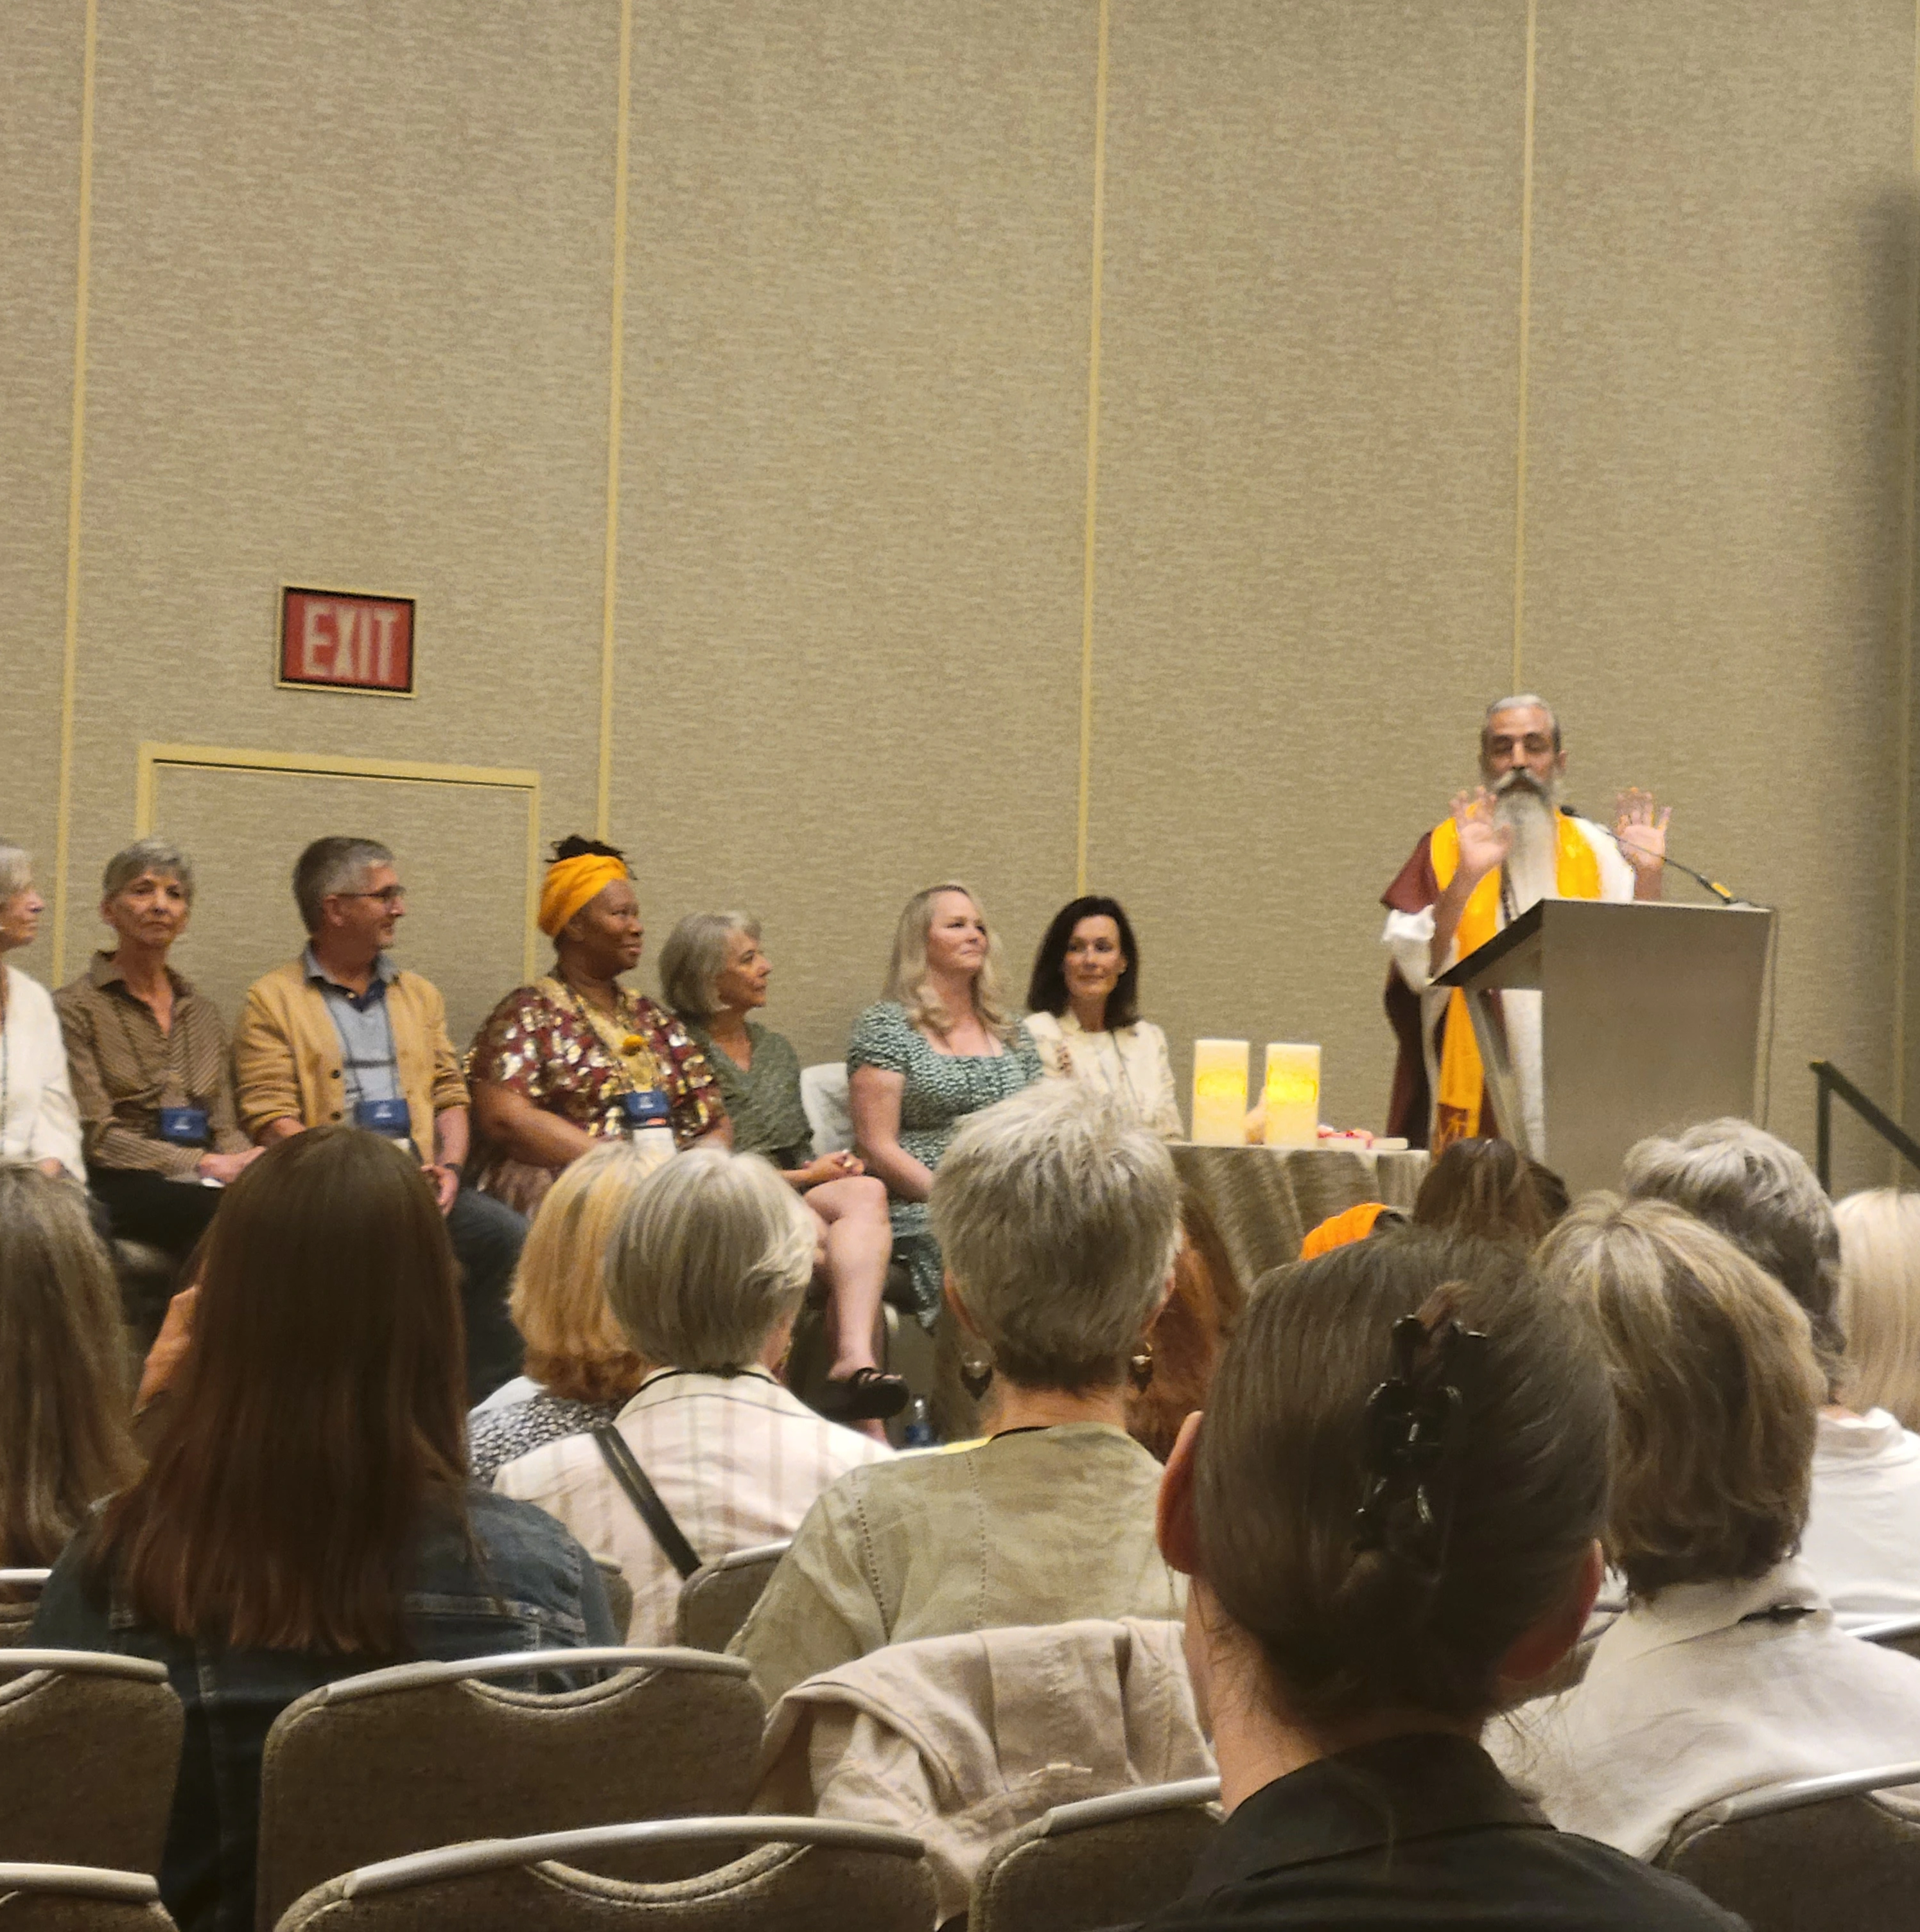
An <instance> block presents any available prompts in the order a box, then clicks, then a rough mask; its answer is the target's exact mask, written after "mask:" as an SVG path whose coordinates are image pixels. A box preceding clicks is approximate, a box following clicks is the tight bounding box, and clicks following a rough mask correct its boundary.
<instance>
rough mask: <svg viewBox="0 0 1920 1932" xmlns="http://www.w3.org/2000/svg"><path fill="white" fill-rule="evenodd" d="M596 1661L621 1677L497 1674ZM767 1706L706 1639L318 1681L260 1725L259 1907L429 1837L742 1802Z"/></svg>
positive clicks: (504, 1832)
mask: <svg viewBox="0 0 1920 1932" xmlns="http://www.w3.org/2000/svg"><path fill="white" fill-rule="evenodd" d="M595 1668H598V1669H605V1670H611V1671H613V1673H614V1674H613V1676H610V1677H608V1678H607V1679H606V1680H605V1681H604V1682H601V1683H597V1684H592V1685H588V1686H586V1688H583V1689H580V1690H574V1691H561V1692H558V1693H545V1692H541V1691H532V1690H524V1689H519V1688H509V1687H508V1685H502V1684H499V1683H496V1682H493V1681H492V1680H493V1679H498V1678H511V1679H532V1677H533V1676H535V1675H536V1674H538V1673H554V1672H559V1671H569V1672H577V1671H585V1670H590V1669H595ZM764 1716H765V1712H764V1711H763V1709H762V1706H761V1703H760V1699H759V1693H758V1692H757V1691H755V1690H754V1688H753V1685H751V1684H750V1683H749V1682H747V1667H746V1665H745V1664H744V1663H743V1662H742V1661H740V1660H739V1659H738V1658H731V1657H718V1656H715V1655H713V1654H712V1653H711V1652H706V1651H699V1650H678V1649H660V1650H628V1649H618V1650H615V1649H608V1650H589V1649H583V1650H553V1651H520V1652H511V1653H509V1654H508V1655H505V1656H501V1657H487V1658H472V1659H464V1660H462V1661H459V1662H457V1663H449V1664H400V1665H398V1666H397V1667H394V1668H393V1669H391V1670H374V1671H370V1672H368V1673H367V1674H366V1675H365V1676H360V1677H346V1678H342V1679H340V1680H339V1681H338V1682H335V1683H332V1684H327V1685H322V1686H321V1687H320V1688H319V1689H318V1690H316V1691H309V1692H308V1693H307V1694H306V1695H305V1696H304V1697H300V1698H298V1699H296V1700H295V1701H294V1702H293V1703H291V1704H289V1706H287V1708H286V1709H285V1710H284V1711H283V1712H281V1713H280V1716H279V1717H278V1718H276V1719H275V1720H274V1727H273V1729H272V1730H271V1731H270V1732H269V1733H268V1736H267V1744H266V1751H265V1756H264V1758H263V1760H262V1765H261V1773H260V1849H259V1924H261V1925H262V1927H270V1926H271V1925H272V1924H274V1921H276V1920H277V1918H279V1917H280V1915H281V1914H282V1913H283V1912H285V1911H286V1909H287V1907H288V1906H289V1905H291V1904H292V1903H293V1902H294V1900H295V1899H297V1898H298V1897H300V1896H301V1894H302V1893H304V1892H306V1891H310V1890H311V1889H312V1888H313V1887H314V1886H315V1885H319V1883H321V1882H322V1880H324V1879H330V1878H333V1877H335V1876H337V1875H338V1874H339V1873H342V1872H345V1871H351V1870H352V1869H353V1868H354V1867H355V1866H356V1865H362V1864H371V1863H373V1862H374V1861H376V1860H379V1859H385V1858H398V1857H400V1856H402V1855H404V1854H406V1853H407V1852H422V1851H426V1850H427V1849H430V1848H431V1847H432V1846H435V1845H446V1844H451V1843H455V1842H457V1841H460V1840H462V1839H468V1838H508V1837H512V1836H514V1835H518V1834H521V1833H524V1832H527V1831H529V1829H531V1830H534V1831H544V1832H555V1831H565V1830H568V1829H572V1828H574V1827H577V1826H589V1825H611V1824H625V1823H630V1822H631V1821H633V1820H640V1819H648V1818H672V1817H684V1816H687V1815H689V1814H700V1813H706V1812H731V1811H744V1810H745V1808H746V1806H747V1799H748V1797H749V1796H750V1793H751V1790H752V1787H753V1766H754V1760H755V1756H756V1753H757V1751H758V1749H759V1741H760V1729H761V1725H762V1720H763V1718H764ZM652 1875H653V1873H652V1870H651V1868H649V1870H648V1876H652Z"/></svg>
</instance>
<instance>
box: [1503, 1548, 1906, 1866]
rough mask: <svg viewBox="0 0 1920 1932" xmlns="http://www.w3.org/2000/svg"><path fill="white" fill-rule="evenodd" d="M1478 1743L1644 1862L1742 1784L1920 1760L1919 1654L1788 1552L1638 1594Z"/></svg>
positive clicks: (1560, 1821)
mask: <svg viewBox="0 0 1920 1932" xmlns="http://www.w3.org/2000/svg"><path fill="white" fill-rule="evenodd" d="M1770 1610H1771V1611H1778V1612H1785V1613H1792V1612H1795V1611H1800V1612H1804V1613H1805V1614H1803V1615H1799V1616H1793V1615H1785V1616H1778V1617H1770V1616H1767V1615H1766V1613H1767V1612H1769V1611H1770ZM1483 1742H1484V1743H1485V1745H1486V1747H1487V1750H1488V1751H1490V1752H1491V1753H1492V1754H1493V1757H1494V1759H1495V1760H1496V1762H1497V1763H1499V1766H1500V1768H1501V1769H1502V1771H1504V1772H1505V1773H1506V1774H1507V1775H1508V1778H1511V1780H1512V1781H1513V1782H1514V1784H1516V1785H1517V1786H1518V1787H1520V1789H1521V1790H1523V1791H1526V1793H1528V1794H1529V1796H1532V1797H1534V1798H1535V1799H1537V1800H1538V1802H1539V1804H1540V1805H1541V1808H1542V1809H1543V1810H1544V1811H1545V1812H1546V1814H1547V1817H1549V1818H1550V1819H1551V1820H1553V1823H1555V1824H1556V1825H1557V1826H1559V1827H1560V1829H1562V1831H1566V1832H1580V1833H1582V1834H1583V1835H1585V1836H1586V1837H1587V1838H1598V1839H1599V1840H1601V1841H1602V1842H1603V1843H1606V1844H1610V1845H1613V1846H1617V1847H1618V1848H1619V1849H1620V1850H1622V1851H1623V1852H1631V1854H1632V1855H1634V1856H1635V1857H1636V1858H1651V1857H1652V1856H1653V1855H1655V1853H1656V1852H1658V1851H1659V1849H1660V1848H1661V1846H1662V1845H1663V1844H1664V1843H1666V1841H1667V1835H1668V1834H1669V1833H1670V1832H1671V1831H1672V1830H1673V1827H1674V1826H1676V1824H1677V1823H1679V1821H1680V1820H1681V1819H1682V1818H1683V1817H1685V1816H1686V1815H1687V1814H1688V1813H1689V1812H1691V1811H1697V1810H1698V1809H1699V1808H1700V1807H1701V1806H1702V1805H1712V1804H1714V1803H1715V1802H1718V1800H1719V1799H1722V1798H1728V1797H1731V1796H1733V1794H1734V1793H1736V1792H1739V1791H1748V1790H1753V1789H1754V1788H1755V1787H1757V1786H1760V1785H1763V1784H1775V1783H1776V1782H1778V1781H1779V1780H1781V1779H1782V1778H1813V1777H1818V1776H1822V1775H1826V1774H1827V1773H1830V1772H1846V1771H1864V1770H1867V1769H1871V1767H1873V1766H1877V1765H1883V1764H1898V1763H1910V1762H1915V1761H1920V1661H1916V1659H1914V1658H1910V1657H1907V1656H1904V1655H1902V1654H1901V1652H1898V1651H1897V1650H1890V1649H1883V1648H1882V1647H1881V1646H1879V1645H1877V1644H1871V1643H1863V1642H1862V1640H1860V1639H1859V1638H1858V1637H1850V1636H1849V1635H1847V1633H1846V1632H1845V1631H1843V1630H1841V1628H1840V1627H1839V1625H1838V1624H1837V1623H1836V1622H1835V1621H1834V1618H1833V1615H1832V1612H1831V1610H1829V1608H1828V1607H1827V1602H1826V1598H1824V1597H1823V1596H1822V1595H1821V1594H1820V1591H1819V1590H1818V1589H1817V1588H1816V1586H1815V1585H1814V1579H1813V1576H1812V1574H1811V1571H1808V1568H1807V1567H1806V1565H1805V1564H1803V1563H1801V1562H1798V1561H1797V1560H1790V1561H1788V1562H1785V1563H1782V1564H1780V1565H1777V1566H1776V1567H1775V1568H1773V1569H1772V1570H1770V1571H1768V1572H1767V1573H1766V1575H1765V1576H1763V1577H1758V1578H1756V1579H1754V1580H1753V1581H1751V1582H1748V1583H1676V1584H1673V1585H1672V1586H1670V1587H1668V1588H1667V1589H1664V1590H1662V1591H1661V1592H1660V1593H1659V1595H1658V1596H1657V1597H1655V1598H1654V1599H1653V1600H1652V1601H1651V1602H1649V1603H1637V1604H1632V1605H1631V1606H1630V1607H1629V1608H1628V1610H1627V1611H1626V1613H1625V1615H1624V1616H1622V1617H1621V1618H1620V1619H1619V1620H1618V1621H1617V1622H1616V1623H1615V1624H1614V1625H1613V1627H1612V1628H1610V1630H1608V1631H1607V1634H1606V1635H1605V1636H1604V1637H1601V1640H1600V1641H1599V1643H1598V1644H1597V1645H1595V1647H1594V1652H1593V1661H1592V1663H1591V1664H1589V1666H1588V1667H1587V1673H1586V1677H1585V1678H1584V1679H1583V1680H1582V1681H1581V1682H1580V1683H1579V1684H1577V1685H1574V1688H1572V1689H1571V1690H1569V1691H1562V1692H1561V1693H1560V1694H1559V1695H1558V1696H1557V1697H1546V1698H1542V1699H1541V1700H1538V1702H1536V1703H1531V1704H1526V1705H1523V1706H1521V1708H1520V1709H1519V1710H1517V1711H1516V1712H1513V1713H1512V1714H1511V1715H1510V1716H1508V1717H1507V1718H1496V1719H1495V1720H1494V1721H1493V1722H1492V1723H1491V1724H1489V1725H1488V1726H1487V1735H1486V1736H1485V1738H1484V1740H1483Z"/></svg>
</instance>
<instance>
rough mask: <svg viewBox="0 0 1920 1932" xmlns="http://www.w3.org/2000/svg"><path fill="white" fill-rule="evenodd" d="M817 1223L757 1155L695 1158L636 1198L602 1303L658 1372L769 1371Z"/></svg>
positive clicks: (787, 1328)
mask: <svg viewBox="0 0 1920 1932" xmlns="http://www.w3.org/2000/svg"><path fill="white" fill-rule="evenodd" d="M815 1244H816V1224H815V1223H814V1220H813V1217H812V1215H810V1214H808V1212H807V1210H806V1208H805V1207H804V1205H802V1203H801V1199H800V1197H799V1196H798V1195H797V1194H796V1193H795V1192H794V1191H793V1190H792V1188H791V1187H789V1186H788V1185H787V1184H786V1182H785V1181H783V1180H782V1179H781V1178H780V1175H778V1174H777V1172H775V1171H774V1169H773V1168H772V1167H771V1166H770V1165H769V1164H768V1163H767V1162H765V1160H762V1159H761V1158H760V1157H759V1155H758V1154H732V1153H729V1152H728V1151H726V1150H725V1149H724V1148H708V1147H696V1148H690V1149H689V1150H688V1151H687V1152H686V1153H684V1154H678V1155H676V1156H675V1157H674V1158H673V1159H672V1160H669V1161H668V1162H667V1163H666V1164H665V1165H664V1166H661V1167H658V1168H656V1169H654V1171H653V1172H652V1173H651V1174H650V1175H648V1176H647V1178H645V1180H644V1181H642V1182H641V1183H640V1185H639V1186H638V1187H637V1188H635V1189H634V1191H633V1193H632V1195H631V1197H630V1198H629V1199H628V1203H627V1205H626V1208H625V1210H624V1211H623V1212H622V1214H621V1216H620V1217H619V1221H618V1222H617V1223H616V1226H615V1229H614V1232H613V1244H612V1246H611V1247H610V1248H609V1250H608V1251H607V1297H608V1299H609V1300H610V1301H611V1302H612V1304H613V1313H615V1315H616V1316H617V1317H618V1318H619V1322H620V1325H621V1326H622V1328H624V1329H625V1331H626V1333H627V1336H628V1340H630V1341H631V1343H632V1345H633V1346H634V1349H635V1350H636V1351H637V1352H638V1354H639V1355H640V1356H641V1357H642V1358H643V1359H644V1360H645V1361H647V1362H648V1363H649V1364H656V1365H657V1366H659V1367H672V1368H676V1369H691V1370H706V1371H708V1372H709V1373H728V1372H732V1371H735V1370H741V1369H744V1368H750V1367H753V1366H754V1365H756V1364H759V1365H760V1366H762V1367H772V1366H773V1365H774V1363H776V1362H777V1361H778V1360H779V1359H780V1356H781V1355H783V1353H784V1352H785V1350H786V1340H787V1337H788V1336H789V1334H791V1332H792V1326H793V1318H794V1316H795V1314H796V1313H798V1310H799V1307H800V1301H801V1296H802V1295H804V1294H805V1293H806V1291H807V1283H808V1282H809V1281H810V1280H811V1279H812V1278H813V1260H814V1249H815Z"/></svg>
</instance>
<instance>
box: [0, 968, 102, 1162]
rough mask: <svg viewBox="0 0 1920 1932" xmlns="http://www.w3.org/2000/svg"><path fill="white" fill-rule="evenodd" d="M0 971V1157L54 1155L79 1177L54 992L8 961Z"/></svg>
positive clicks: (75, 1123)
mask: <svg viewBox="0 0 1920 1932" xmlns="http://www.w3.org/2000/svg"><path fill="white" fill-rule="evenodd" d="M0 971H4V973H5V974H6V975H7V1017H6V1020H5V1022H4V1025H0V1160H7V1161H27V1162H36V1163H37V1162H39V1161H43V1160H57V1161H58V1163H60V1165H61V1166H62V1167H64V1169H66V1170H67V1172H68V1173H69V1174H70V1175H72V1176H73V1178H74V1179H75V1180H76V1181H85V1179H86V1178H87V1169H86V1163H85V1160H83V1159H82V1157H81V1154H80V1116H79V1112H78V1110H77V1109H76V1108H75V1106H74V1105H73V1088H72V1086H71V1085H70V1083H69V1082H68V1080H67V1043H66V1041H65V1040H64V1038H63V1037H61V1031H60V1016H59V1015H58V1013H55V1010H54V1007H53V995H52V994H51V993H49V992H48V991H47V990H46V988H45V987H44V986H42V985H41V984H40V982H39V981H38V980H29V979H28V977H27V976H26V975H25V974H24V973H22V972H19V971H16V970H15V969H14V968H13V967H11V966H7V967H4V968H0Z"/></svg>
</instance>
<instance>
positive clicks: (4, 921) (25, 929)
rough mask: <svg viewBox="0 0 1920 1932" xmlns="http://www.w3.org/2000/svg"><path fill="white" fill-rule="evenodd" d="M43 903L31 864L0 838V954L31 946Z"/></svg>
mask: <svg viewBox="0 0 1920 1932" xmlns="http://www.w3.org/2000/svg"><path fill="white" fill-rule="evenodd" d="M45 910H46V901H45V900H44V899H43V898H41V897H40V895H39V893H37V892H35V891H34V888H33V861H32V859H30V858H29V857H28V856H27V855H26V853H25V852H23V851H22V850H21V849H20V848H19V846H17V845H9V844H7V842H6V841H5V840H4V839H0V953H10V952H12V951H13V949H14V948H15V947H18V946H31V944H33V942H34V939H35V938H37V936H38V935H39V932H40V914H41V913H43V912H44V911H45Z"/></svg>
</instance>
